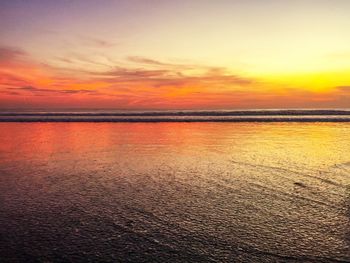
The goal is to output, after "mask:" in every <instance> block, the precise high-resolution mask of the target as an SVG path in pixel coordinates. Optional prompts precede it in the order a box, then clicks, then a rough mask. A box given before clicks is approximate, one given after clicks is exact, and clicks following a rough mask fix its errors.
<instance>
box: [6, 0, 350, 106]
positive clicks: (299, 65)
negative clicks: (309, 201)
mask: <svg viewBox="0 0 350 263" xmlns="http://www.w3.org/2000/svg"><path fill="white" fill-rule="evenodd" d="M0 23H1V26H0V108H20V109H23V108H28V109H34V108H45V109H46V108H47V109H54V108H58V109H62V108H88V109H95V108H113V109H134V110H141V109H252V108H349V107H350V1H348V0H332V1H330V0H327V1H326V0H290V1H289V0H283V1H281V0H240V1H239V0H216V1H213V0H192V1H191V0H176V1H175V0H172V1H170V0H163V1H161V0H158V1H156V0H123V1H122V0H120V1H117V0H114V1H113V0H100V1H98V0H95V1H92V0H80V1H78V0H76V1H74V0H70V1H69V0H60V1H57V0H55V1H54V0H46V1H43V0H22V1H19V0H8V1H6V0H3V1H0Z"/></svg>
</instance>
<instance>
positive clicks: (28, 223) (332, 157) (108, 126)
mask: <svg viewBox="0 0 350 263" xmlns="http://www.w3.org/2000/svg"><path fill="white" fill-rule="evenodd" d="M349 149H350V124H349V123H297V122H293V123H0V202H1V205H0V215H1V216H0V255H1V258H2V261H5V262H30V261H44V262H50V261H71V262H89V261H91V262H96V261H104V262H118V261H120V262H128V261H130V262H294V261H300V262H339V261H346V262H349V261H350V153H349Z"/></svg>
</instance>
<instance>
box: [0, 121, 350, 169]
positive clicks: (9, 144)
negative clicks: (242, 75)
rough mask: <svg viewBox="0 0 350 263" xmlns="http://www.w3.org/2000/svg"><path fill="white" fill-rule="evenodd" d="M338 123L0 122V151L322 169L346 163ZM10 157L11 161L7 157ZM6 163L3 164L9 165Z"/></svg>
mask: <svg viewBox="0 0 350 263" xmlns="http://www.w3.org/2000/svg"><path fill="white" fill-rule="evenodd" d="M349 126H350V125H349V124H346V123H345V124H344V123H313V124H304V123H266V124H264V123H153V124H149V123H129V124H127V123H33V124H23V123H2V124H0V127H1V128H0V138H1V145H0V151H1V152H2V153H5V155H6V158H10V160H11V159H24V160H25V159H27V158H28V159H32V158H34V159H40V160H50V158H51V157H52V156H53V155H55V154H58V153H64V152H69V153H70V154H71V156H76V157H77V158H79V156H81V155H84V154H86V153H87V152H98V153H99V154H103V153H104V152H113V151H114V152H118V153H122V152H123V151H125V154H131V153H132V154H135V155H138V154H149V155H162V154H166V153H167V152H168V151H170V152H172V153H178V154H180V153H192V154H195V155H197V154H203V153H210V152H213V153H214V152H216V153H222V154H225V155H230V156H234V157H238V158H249V161H254V160H256V161H262V160H264V161H267V162H274V161H276V159H277V160H280V161H281V158H282V157H283V158H282V159H284V160H285V161H291V162H295V163H300V164H308V165H312V166H315V165H316V166H327V165H332V164H337V163H346V162H347V161H350V160H349V159H350V158H349V156H348V155H347V154H346V150H345V149H350V135H349V132H348V130H349ZM10 156H11V157H10ZM10 160H9V161H10Z"/></svg>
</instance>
